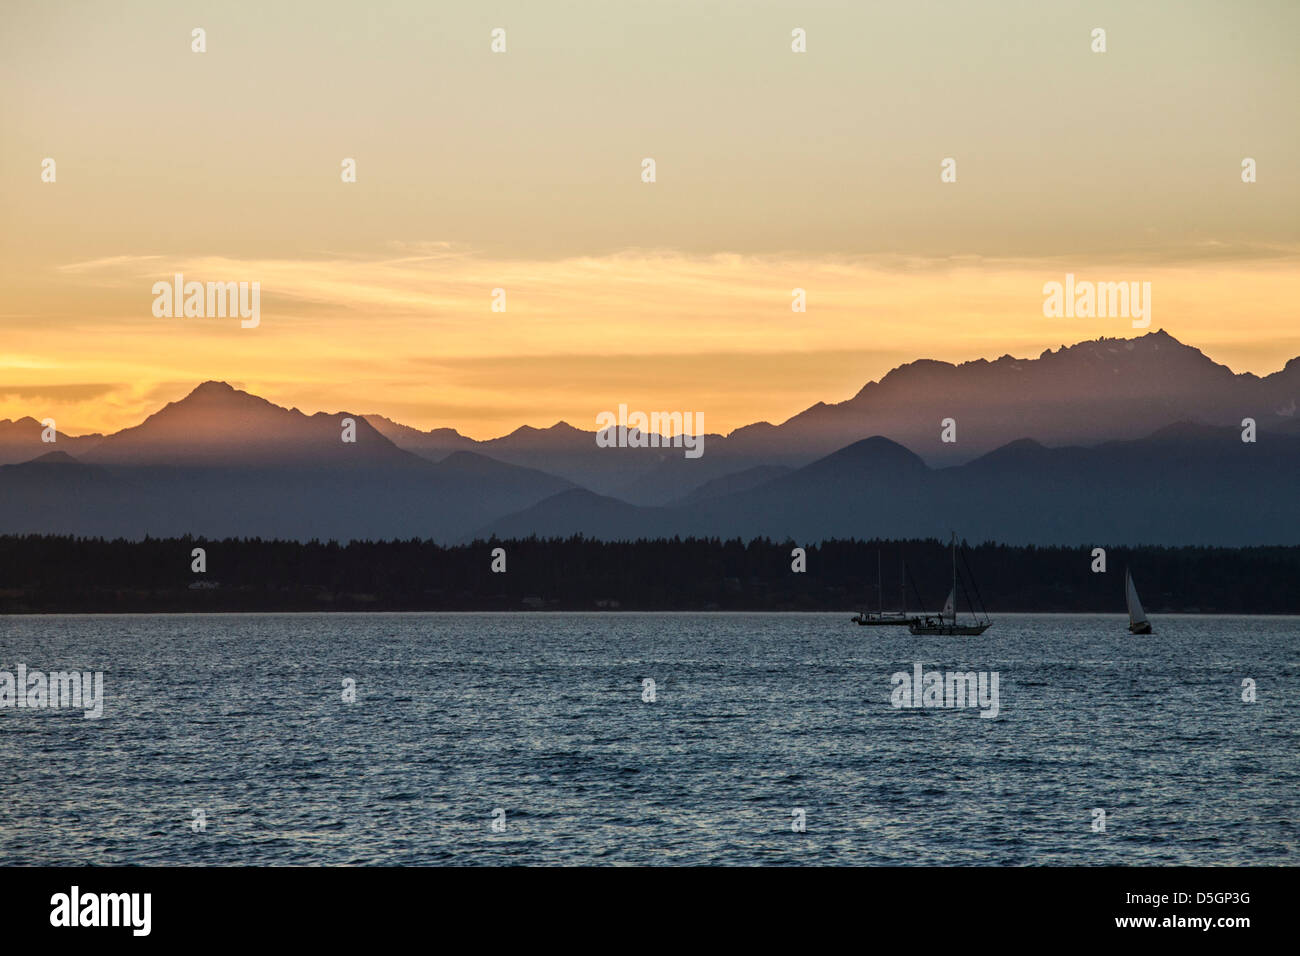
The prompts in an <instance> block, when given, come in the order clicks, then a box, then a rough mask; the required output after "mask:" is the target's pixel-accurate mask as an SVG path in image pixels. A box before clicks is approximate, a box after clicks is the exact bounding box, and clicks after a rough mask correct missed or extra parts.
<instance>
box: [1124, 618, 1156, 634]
mask: <svg viewBox="0 0 1300 956" xmlns="http://www.w3.org/2000/svg"><path fill="white" fill-rule="evenodd" d="M1128 630H1129V633H1130V634H1150V633H1151V624H1150V622H1149V621H1143V622H1142V623H1141V624H1130V625H1129V626H1128Z"/></svg>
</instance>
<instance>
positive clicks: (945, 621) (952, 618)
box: [907, 532, 993, 637]
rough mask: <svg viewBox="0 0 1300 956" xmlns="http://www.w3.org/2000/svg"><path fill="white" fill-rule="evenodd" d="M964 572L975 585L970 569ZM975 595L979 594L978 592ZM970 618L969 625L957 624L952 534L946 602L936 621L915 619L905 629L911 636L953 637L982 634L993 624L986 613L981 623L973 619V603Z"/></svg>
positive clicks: (927, 618) (953, 539)
mask: <svg viewBox="0 0 1300 956" xmlns="http://www.w3.org/2000/svg"><path fill="white" fill-rule="evenodd" d="M964 561H965V559H963V563H964ZM966 571H967V574H968V576H970V577H971V584H972V585H973V584H974V583H975V582H974V576H973V575H970V568H969V567H968V568H967V569H966ZM976 593H977V594H978V593H979V592H978V590H977V591H976ZM967 601H968V602H969V601H970V596H969V595H967ZM983 603H984V602H983V601H981V602H980V605H981V607H982V606H983ZM971 616H972V620H971V622H970V623H969V624H958V623H957V534H956V532H953V536H952V590H951V591H949V592H948V600H947V601H945V602H944V605H943V610H942V611H940V612H939V617H938V619H937V620H936V619H935V618H933V617H931V616H930V615H928V614H927V615H926V616H925V617H924V618H915V619H914V620H913V621H912V622H911V623H909V624H908V626H907V629H908V630H909V631H911V632H912V633H913V634H934V635H940V636H945V637H955V636H963V635H975V634H983V633H984V632H985V631H987V630H988V629H989V628H990V627H992V626H993V622H992V621H990V620H989V619H988V614H987V612H986V613H985V615H984V620H982V621H981V620H979V618H977V617H975V607H974V604H973V603H972V604H971Z"/></svg>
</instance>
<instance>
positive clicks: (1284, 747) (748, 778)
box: [0, 612, 1300, 865]
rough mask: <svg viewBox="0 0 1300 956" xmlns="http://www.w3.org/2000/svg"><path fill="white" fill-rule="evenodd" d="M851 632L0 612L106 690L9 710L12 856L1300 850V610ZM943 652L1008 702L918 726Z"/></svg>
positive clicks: (791, 622)
mask: <svg viewBox="0 0 1300 956" xmlns="http://www.w3.org/2000/svg"><path fill="white" fill-rule="evenodd" d="M848 618H849V614H848V612H845V613H842V614H541V613H538V614H508V615H507V614H392V615H387V614H385V615H380V614H372V615H360V614H358V615H325V614H321V615H311V614H285V615H210V616H209V615H174V616H173V615H167V616H42V617H5V618H0V670H7V671H10V672H12V671H14V670H15V668H16V665H17V664H19V663H23V664H26V665H27V667H28V668H29V669H30V670H40V671H57V670H70V669H77V670H83V671H94V670H99V671H103V674H104V694H105V702H104V715H103V717H102V718H101V719H98V720H88V719H85V718H84V717H83V716H82V713H81V711H80V710H67V709H62V710H52V709H46V710H39V709H14V708H5V709H0V768H3V771H2V773H0V780H2V781H3V783H2V784H0V786H2V788H3V799H2V800H0V864H6V865H15V864H128V863H150V864H158V863H161V864H200V865H201V864H226V865H230V864H258V865H276V864H354V865H356V864H469V865H498V864H508V865H518V864H590V863H597V864H760V865H795V864H831V865H846V864H853V865H861V864H900V865H910V864H997V865H1022V864H1083V865H1091V864H1291V865H1294V864H1296V863H1297V862H1300V859H1298V858H1297V839H1298V836H1300V710H1298V709H1297V707H1296V702H1297V700H1298V699H1300V695H1298V694H1297V692H1298V691H1300V618H1294V617H1291V618H1279V617H1271V618H1264V617H1211V616H1160V617H1157V618H1155V619H1154V626H1155V629H1156V633H1155V634H1154V635H1152V636H1149V637H1133V636H1130V635H1129V634H1128V633H1127V629H1126V620H1125V619H1124V618H1121V617H1118V616H1083V615H1042V616H1034V615H1001V616H998V617H997V618H996V623H995V625H994V627H993V628H992V629H991V630H989V631H988V632H986V633H985V634H984V635H982V636H980V637H975V638H914V637H912V636H911V635H909V634H908V633H907V631H906V629H904V628H866V627H858V626H855V625H853V624H851V623H850V622H849V620H848ZM918 662H919V663H921V664H922V665H923V666H924V667H925V668H926V669H927V670H931V669H942V670H962V671H977V672H979V671H985V672H994V671H996V672H997V673H998V688H999V711H998V715H997V717H996V718H992V719H990V718H981V717H980V716H979V710H978V709H977V708H964V709H961V708H947V709H944V708H895V707H894V706H893V705H892V703H891V691H892V690H893V687H894V685H893V683H892V682H891V675H893V674H894V673H895V672H907V673H909V674H910V673H911V672H912V669H913V665H914V664H916V663H918ZM647 678H649V679H652V680H654V682H655V688H654V691H655V693H654V697H655V699H654V700H653V701H648V700H645V699H643V697H645V696H648V695H647V693H646V685H645V684H644V683H643V682H644V681H645V680H646V679H647ZM1247 678H1249V679H1251V680H1253V681H1255V682H1256V685H1257V690H1256V693H1257V701H1256V702H1255V703H1245V702H1243V700H1242V682H1243V680H1244V679H1247ZM345 680H352V681H355V692H356V701H355V702H354V703H347V702H345V701H344V700H343V696H344V681H345ZM196 810H200V811H202V816H203V826H202V828H201V829H196V817H195V814H194V811H196ZM497 810H500V811H501V813H497V814H496V819H497V820H498V821H503V823H504V829H503V830H500V831H499V832H497V831H494V829H493V826H492V824H493V820H494V811H497ZM797 810H802V811H803V813H802V820H803V822H804V826H805V830H804V832H797V830H796V828H795V824H797V823H798V821H799V820H800V819H801V818H800V816H799V815H798V814H797V813H795V811H797ZM1095 810H1104V811H1105V829H1104V831H1097V830H1095V829H1094V827H1095V826H1096V823H1097V821H1098V820H1099V818H1098V817H1097V816H1096V814H1095V812H1094V811H1095Z"/></svg>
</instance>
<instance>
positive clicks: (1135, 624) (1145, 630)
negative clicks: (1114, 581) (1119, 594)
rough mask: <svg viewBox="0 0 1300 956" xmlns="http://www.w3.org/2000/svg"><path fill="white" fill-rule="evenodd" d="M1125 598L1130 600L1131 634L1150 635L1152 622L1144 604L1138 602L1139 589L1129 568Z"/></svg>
mask: <svg viewBox="0 0 1300 956" xmlns="http://www.w3.org/2000/svg"><path fill="white" fill-rule="evenodd" d="M1124 597H1126V598H1127V599H1128V629H1129V632H1130V633H1132V634H1150V633H1151V622H1150V621H1148V620H1147V612H1146V611H1144V610H1142V602H1141V601H1139V600H1138V592H1137V588H1135V587H1134V586H1133V575H1131V574H1129V573H1128V568H1125V569H1124Z"/></svg>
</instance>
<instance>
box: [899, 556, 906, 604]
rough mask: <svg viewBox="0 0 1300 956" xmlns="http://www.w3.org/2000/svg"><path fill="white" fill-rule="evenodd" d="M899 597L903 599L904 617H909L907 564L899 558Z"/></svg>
mask: <svg viewBox="0 0 1300 956" xmlns="http://www.w3.org/2000/svg"><path fill="white" fill-rule="evenodd" d="M898 596H899V597H900V598H902V600H903V603H902V605H901V607H902V609H903V617H907V562H906V561H904V560H903V558H902V556H901V555H900V556H899V558H898Z"/></svg>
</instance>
